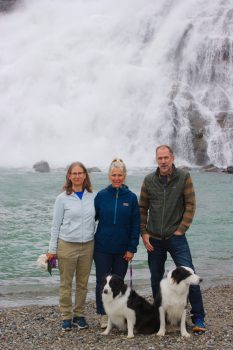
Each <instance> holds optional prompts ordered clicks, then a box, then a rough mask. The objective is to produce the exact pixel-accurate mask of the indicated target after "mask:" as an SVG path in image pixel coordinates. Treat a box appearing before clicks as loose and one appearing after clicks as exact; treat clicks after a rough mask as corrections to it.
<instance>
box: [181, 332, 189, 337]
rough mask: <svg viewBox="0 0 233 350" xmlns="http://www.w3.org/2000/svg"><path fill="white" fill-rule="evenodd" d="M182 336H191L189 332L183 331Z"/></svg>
mask: <svg viewBox="0 0 233 350" xmlns="http://www.w3.org/2000/svg"><path fill="white" fill-rule="evenodd" d="M181 336H182V337H184V338H189V337H190V334H189V333H188V332H183V333H181Z"/></svg>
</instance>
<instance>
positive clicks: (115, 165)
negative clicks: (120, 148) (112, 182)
mask: <svg viewBox="0 0 233 350" xmlns="http://www.w3.org/2000/svg"><path fill="white" fill-rule="evenodd" d="M114 168H117V169H121V170H122V172H123V174H124V176H126V174H127V171H126V166H125V163H124V162H123V160H122V159H120V158H114V159H113V160H112V162H111V164H110V166H109V170H108V173H109V174H111V171H112V169H114Z"/></svg>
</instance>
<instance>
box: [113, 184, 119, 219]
mask: <svg viewBox="0 0 233 350" xmlns="http://www.w3.org/2000/svg"><path fill="white" fill-rule="evenodd" d="M118 192H119V189H118V188H117V190H116V200H115V209H114V220H113V224H114V225H116V213H117V200H118Z"/></svg>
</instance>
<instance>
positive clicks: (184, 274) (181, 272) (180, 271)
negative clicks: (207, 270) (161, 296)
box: [171, 266, 191, 284]
mask: <svg viewBox="0 0 233 350" xmlns="http://www.w3.org/2000/svg"><path fill="white" fill-rule="evenodd" d="M189 276H191V272H190V271H188V270H186V269H185V268H184V267H182V266H178V267H177V268H176V269H175V270H173V271H172V275H171V277H172V279H173V281H175V282H176V283H177V284H179V283H180V282H181V281H183V280H185V279H186V278H188V277H189Z"/></svg>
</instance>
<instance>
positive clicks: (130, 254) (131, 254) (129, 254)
mask: <svg viewBox="0 0 233 350" xmlns="http://www.w3.org/2000/svg"><path fill="white" fill-rule="evenodd" d="M133 257H134V253H131V252H128V251H127V252H126V253H125V254H124V255H123V259H125V260H126V261H131V260H132V259H133Z"/></svg>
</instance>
